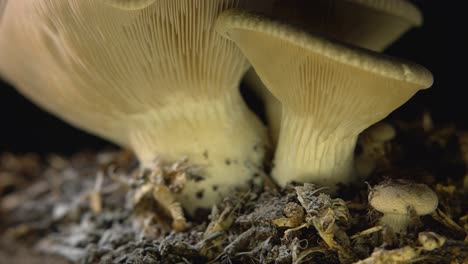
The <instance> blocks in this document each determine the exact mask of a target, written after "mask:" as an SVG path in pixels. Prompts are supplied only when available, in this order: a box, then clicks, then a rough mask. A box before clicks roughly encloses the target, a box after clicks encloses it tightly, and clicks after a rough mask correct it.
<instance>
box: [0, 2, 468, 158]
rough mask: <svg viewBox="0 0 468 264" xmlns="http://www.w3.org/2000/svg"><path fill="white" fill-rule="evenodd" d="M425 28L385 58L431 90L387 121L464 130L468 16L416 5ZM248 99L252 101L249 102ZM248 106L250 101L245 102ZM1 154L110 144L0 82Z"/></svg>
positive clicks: (455, 6) (447, 5)
mask: <svg viewBox="0 0 468 264" xmlns="http://www.w3.org/2000/svg"><path fill="white" fill-rule="evenodd" d="M413 2H414V3H415V4H416V5H418V6H419V7H420V8H421V10H422V11H423V14H424V17H425V22H424V25H423V26H422V27H420V28H417V29H413V30H411V31H410V32H408V33H407V34H406V35H405V36H403V37H402V38H401V39H400V40H399V41H398V42H396V43H395V44H394V45H392V46H391V47H390V48H389V49H388V50H386V53H387V54H390V55H393V56H397V57H402V58H406V59H409V60H412V61H415V62H417V63H419V64H422V65H424V66H426V67H427V68H428V69H430V70H431V71H432V73H433V74H434V79H435V83H434V86H433V87H432V88H431V89H429V90H425V91H422V92H419V93H418V94H417V95H416V96H415V97H413V98H412V99H411V100H410V101H409V102H408V103H407V104H405V105H404V106H403V107H401V108H399V109H398V110H396V111H395V112H394V113H393V114H392V115H391V116H392V117H398V118H405V119H410V118H414V117H416V116H417V115H419V114H420V113H421V111H423V110H429V111H431V113H432V114H433V118H434V121H435V122H436V124H437V123H447V122H455V123H456V124H457V125H458V126H459V127H461V128H467V127H468V119H467V117H468V104H467V101H468V96H465V95H464V94H465V93H466V92H465V91H464V90H465V89H467V88H468V87H467V86H468V85H467V81H468V73H467V72H466V71H467V69H468V66H467V64H468V61H467V60H468V56H467V54H468V51H467V49H468V41H467V40H466V39H467V38H468V29H467V27H466V25H467V24H468V22H467V19H468V15H466V12H464V10H465V9H464V4H463V3H464V2H465V1H460V0H444V1H439V0H415V1H413ZM250 99H251V98H250ZM249 101H251V100H249ZM0 118H1V122H0V152H4V151H12V152H16V153H22V152H40V153H48V152H57V153H63V154H71V153H73V152H76V151H78V150H82V149H101V148H103V147H106V146H111V144H109V143H107V142H105V141H103V140H100V139H98V138H96V137H94V136H92V135H89V134H86V133H84V132H82V131H79V130H76V129H74V128H73V127H71V126H69V125H67V124H66V123H64V122H62V121H60V120H59V119H57V118H55V117H54V116H52V115H50V114H47V113H45V112H43V111H42V110H40V109H39V108H37V107H36V106H34V105H33V104H31V103H30V102H29V101H28V100H27V99H25V98H23V97H22V96H21V95H19V94H18V93H17V92H16V91H15V90H14V89H13V88H12V87H11V86H9V85H8V84H6V83H4V82H1V81H0Z"/></svg>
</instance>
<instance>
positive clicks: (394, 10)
mask: <svg viewBox="0 0 468 264" xmlns="http://www.w3.org/2000/svg"><path fill="white" fill-rule="evenodd" d="M345 1H349V2H353V3H358V4H361V5H364V6H367V7H369V8H372V9H376V10H378V11H382V12H385V13H389V14H392V15H396V16H400V17H401V18H403V19H405V20H408V21H409V22H411V23H412V24H414V25H415V26H420V25H421V24H422V23H423V15H422V14H421V11H420V10H419V9H418V8H417V7H416V6H415V5H414V4H412V3H411V2H410V1H408V0H345Z"/></svg>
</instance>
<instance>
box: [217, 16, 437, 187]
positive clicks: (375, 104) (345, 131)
mask: <svg viewBox="0 0 468 264" xmlns="http://www.w3.org/2000/svg"><path fill="white" fill-rule="evenodd" d="M217 30H218V32H220V33H221V34H223V35H224V36H225V37H227V38H229V39H231V40H232V41H234V42H235V43H236V44H237V45H238V46H239V47H240V49H241V50H242V51H243V52H244V54H245V55H246V56H247V58H248V59H249V60H250V62H251V64H252V66H253V67H254V69H255V71H256V72H257V73H258V74H259V76H260V78H261V79H262V81H263V82H264V83H265V84H266V86H267V87H268V89H270V91H271V92H272V93H273V94H274V95H275V96H276V97H277V98H278V99H279V100H280V101H281V103H282V105H283V111H282V122H281V130H280V138H279V142H278V147H277V149H276V156H275V161H274V168H273V171H272V176H273V178H274V179H275V180H276V181H277V182H278V183H279V184H280V185H282V186H285V185H286V184H287V183H288V182H290V181H300V182H312V183H315V184H318V185H326V186H329V187H332V188H333V187H335V186H334V185H335V184H338V183H349V182H350V181H352V180H353V178H352V177H351V174H352V171H353V168H354V163H353V152H354V147H355V145H356V140H357V137H358V135H359V133H361V132H362V131H363V130H364V129H365V128H367V127H368V126H370V125H372V124H374V123H376V122H377V121H379V120H381V119H383V118H384V117H385V116H387V115H388V114H389V113H390V112H391V111H393V110H394V109H396V108H398V107H399V106H400V105H402V104H403V103H404V102H406V101H407V100H408V99H409V98H410V97H411V96H413V95H414V94H415V93H416V92H417V91H418V90H420V89H423V88H427V87H429V86H431V85H432V82H433V79H432V74H431V73H430V72H429V71H428V70H427V69H425V68H424V67H422V66H419V65H417V64H414V63H411V62H408V61H405V60H400V59H396V58H391V57H388V56H385V55H382V54H379V53H375V52H372V51H368V50H364V49H360V48H357V47H353V46H348V45H346V44H341V43H338V42H335V41H332V40H329V39H326V38H323V37H320V36H318V35H314V34H310V33H307V32H304V31H301V30H299V29H297V28H294V27H292V26H289V25H287V24H284V23H281V22H278V21H275V20H272V19H269V18H267V17H265V16H261V15H256V14H253V13H249V12H245V11H240V10H230V11H227V12H225V13H223V14H222V15H221V16H220V17H219V18H218V21H217Z"/></svg>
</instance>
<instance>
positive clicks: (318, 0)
mask: <svg viewBox="0 0 468 264" xmlns="http://www.w3.org/2000/svg"><path fill="white" fill-rule="evenodd" d="M273 16H274V17H275V18H277V19H280V20H281V21H286V22H287V23H290V24H293V25H295V26H297V27H300V28H303V29H304V30H306V31H308V32H312V33H319V34H321V35H324V36H328V37H330V38H333V39H336V40H338V41H342V42H345V43H348V44H352V45H356V46H358V47H362V48H366V49H370V50H374V51H378V52H381V51H383V50H384V49H386V48H387V47H388V46H389V45H390V44H392V43H393V42H395V41H396V40H397V39H398V38H400V37H401V36H402V35H403V34H404V33H406V32H407V31H408V30H410V29H411V28H413V27H418V26H421V25H422V23H423V16H422V13H421V11H420V10H419V9H418V8H417V7H416V6H415V5H414V4H412V3H411V2H410V1H406V0H314V1H310V0H278V1H277V2H275V5H274V6H273ZM244 80H245V81H246V83H247V84H248V85H249V87H251V88H252V90H253V91H254V92H255V93H257V94H258V95H259V96H260V97H261V98H262V99H263V101H264V104H265V112H266V117H267V121H268V126H269V131H270V135H271V137H272V139H273V143H274V144H276V143H277V141H278V138H279V129H280V123H281V103H280V102H279V101H278V99H276V98H275V97H274V96H273V95H272V94H271V93H270V92H269V91H268V89H267V88H266V87H265V85H264V84H263V83H262V81H261V79H260V78H259V77H258V75H257V74H256V72H255V70H254V69H252V68H251V69H250V70H249V71H248V72H247V74H246V75H245V77H244Z"/></svg>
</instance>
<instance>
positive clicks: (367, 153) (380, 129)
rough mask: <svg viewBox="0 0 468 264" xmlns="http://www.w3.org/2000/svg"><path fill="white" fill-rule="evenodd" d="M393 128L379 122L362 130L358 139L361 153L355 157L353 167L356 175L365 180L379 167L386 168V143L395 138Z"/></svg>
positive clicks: (387, 146)
mask: <svg viewBox="0 0 468 264" xmlns="http://www.w3.org/2000/svg"><path fill="white" fill-rule="evenodd" d="M395 135H396V131H395V128H394V127H393V126H392V125H390V124H388V123H385V122H379V123H377V124H374V125H372V126H370V127H369V128H367V129H366V130H364V131H363V132H362V133H361V134H360V135H359V139H358V145H359V146H360V147H361V153H360V154H359V155H357V157H356V160H355V167H356V172H357V174H358V175H359V176H360V177H362V178H367V177H368V176H369V175H370V174H371V173H372V172H373V171H374V170H375V168H376V167H377V166H378V165H380V166H383V167H388V166H385V165H388V159H387V157H386V156H387V153H388V148H389V145H388V142H389V141H390V140H392V139H394V138H395Z"/></svg>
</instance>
